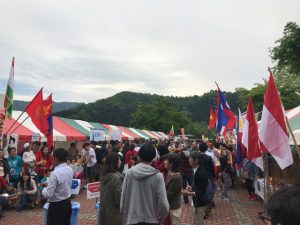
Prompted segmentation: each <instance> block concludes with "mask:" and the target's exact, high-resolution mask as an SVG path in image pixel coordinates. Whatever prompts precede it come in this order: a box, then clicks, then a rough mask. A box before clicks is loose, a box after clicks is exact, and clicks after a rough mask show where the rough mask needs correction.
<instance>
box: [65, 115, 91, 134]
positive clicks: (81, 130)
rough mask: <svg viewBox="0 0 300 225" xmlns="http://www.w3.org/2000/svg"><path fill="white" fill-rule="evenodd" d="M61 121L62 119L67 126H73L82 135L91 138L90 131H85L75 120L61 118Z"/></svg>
mask: <svg viewBox="0 0 300 225" xmlns="http://www.w3.org/2000/svg"><path fill="white" fill-rule="evenodd" d="M60 119H62V120H63V121H64V122H66V123H67V124H69V125H70V126H72V127H73V128H75V129H76V130H78V131H79V132H80V133H82V134H83V135H85V136H86V137H89V136H90V132H89V131H88V130H86V129H84V128H83V127H82V126H80V125H79V124H78V123H76V121H75V120H72V119H67V118H60Z"/></svg>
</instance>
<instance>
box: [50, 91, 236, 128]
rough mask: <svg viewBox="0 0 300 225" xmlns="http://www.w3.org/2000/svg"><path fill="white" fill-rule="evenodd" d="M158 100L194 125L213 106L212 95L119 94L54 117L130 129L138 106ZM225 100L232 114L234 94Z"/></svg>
mask: <svg viewBox="0 0 300 225" xmlns="http://www.w3.org/2000/svg"><path fill="white" fill-rule="evenodd" d="M157 97H161V98H163V99H167V100H169V101H171V102H172V103H173V104H174V107H175V110H178V111H185V112H187V113H188V114H189V115H190V117H191V119H192V120H193V121H194V122H205V123H207V121H208V116H209V104H213V103H215V102H216V93H215V91H210V92H208V93H205V94H203V95H202V96H197V95H195V96H190V97H174V96H158V95H151V94H142V93H134V92H121V93H118V94H116V95H114V96H112V97H109V98H106V99H101V100H98V101H96V102H93V103H88V104H81V105H78V106H76V107H75V108H72V109H69V110H65V111H61V112H58V113H56V115H58V116H62V117H67V118H73V119H82V120H87V121H96V122H102V123H109V124H115V125H123V126H130V123H131V115H132V113H134V112H135V111H136V108H137V105H138V104H139V103H143V104H152V103H154V101H155V99H156V98H157ZM226 97H227V100H228V102H229V104H230V106H231V107H232V109H233V110H234V111H236V109H237V98H238V96H237V94H236V93H231V92H227V93H226Z"/></svg>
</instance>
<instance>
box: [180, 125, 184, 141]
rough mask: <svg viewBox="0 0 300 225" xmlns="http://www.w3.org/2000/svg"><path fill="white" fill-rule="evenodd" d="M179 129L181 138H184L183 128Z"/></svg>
mask: <svg viewBox="0 0 300 225" xmlns="http://www.w3.org/2000/svg"><path fill="white" fill-rule="evenodd" d="M180 131H181V138H182V139H183V140H185V134H184V128H181V129H180Z"/></svg>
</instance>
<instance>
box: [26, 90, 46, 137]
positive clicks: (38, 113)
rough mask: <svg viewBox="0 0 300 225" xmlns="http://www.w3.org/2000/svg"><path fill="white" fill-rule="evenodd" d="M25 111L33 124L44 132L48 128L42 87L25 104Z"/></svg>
mask: <svg viewBox="0 0 300 225" xmlns="http://www.w3.org/2000/svg"><path fill="white" fill-rule="evenodd" d="M25 112H26V113H27V114H28V116H29V117H30V118H31V120H32V122H33V124H34V125H35V126H36V127H37V128H38V129H39V130H40V131H41V132H42V133H43V134H45V133H46V132H47V130H48V123H47V119H46V116H45V112H44V107H43V89H41V90H40V91H39V92H38V93H37V94H36V96H35V97H34V98H33V99H32V101H31V102H30V103H29V104H28V105H27V107H26V109H25Z"/></svg>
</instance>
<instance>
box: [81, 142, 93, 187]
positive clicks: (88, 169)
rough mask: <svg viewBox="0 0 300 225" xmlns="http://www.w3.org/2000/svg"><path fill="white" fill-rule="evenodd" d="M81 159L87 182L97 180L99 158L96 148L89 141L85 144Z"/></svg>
mask: <svg viewBox="0 0 300 225" xmlns="http://www.w3.org/2000/svg"><path fill="white" fill-rule="evenodd" d="M81 159H82V163H83V166H84V167H85V173H84V177H85V180H86V182H87V183H90V182H95V179H96V172H97V171H96V170H97V159H96V154H95V150H94V149H92V148H91V145H90V143H89V142H86V143H84V144H83V150H82V157H81Z"/></svg>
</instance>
